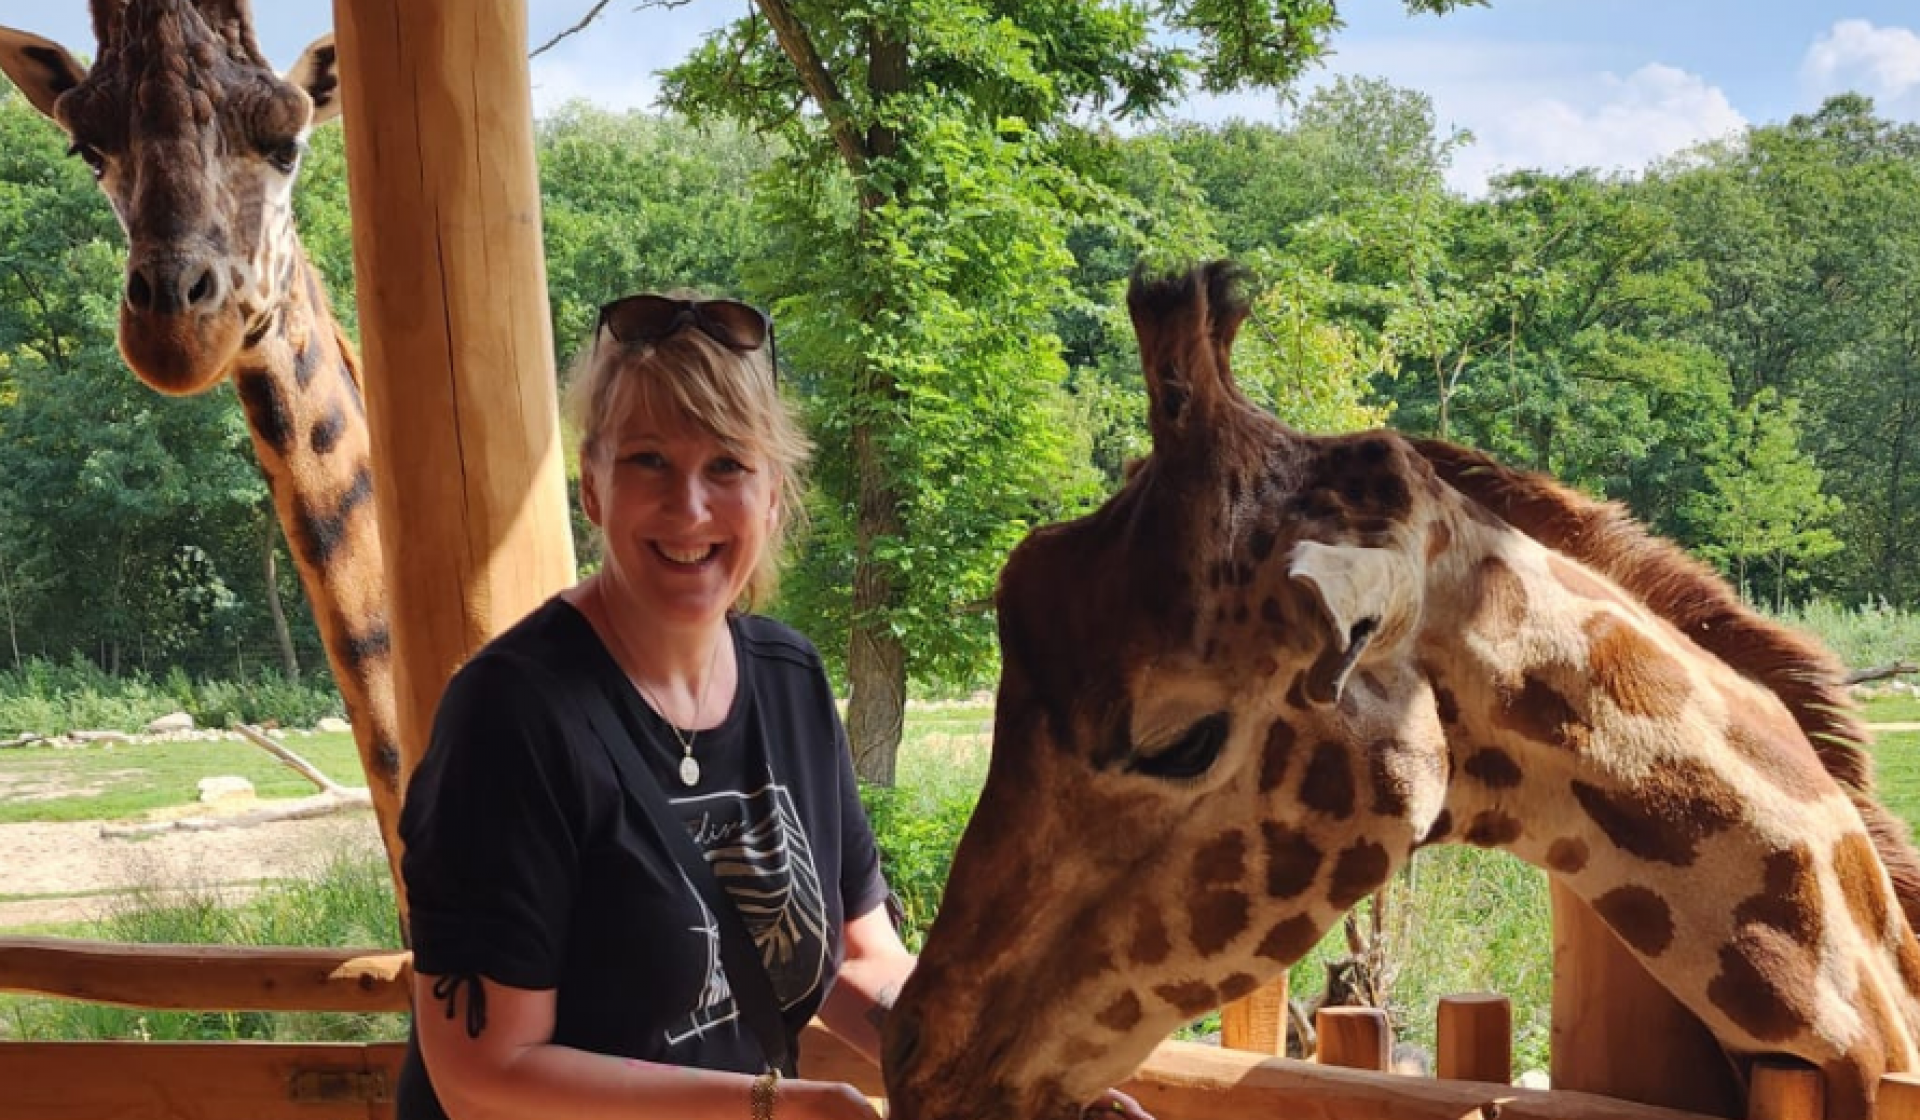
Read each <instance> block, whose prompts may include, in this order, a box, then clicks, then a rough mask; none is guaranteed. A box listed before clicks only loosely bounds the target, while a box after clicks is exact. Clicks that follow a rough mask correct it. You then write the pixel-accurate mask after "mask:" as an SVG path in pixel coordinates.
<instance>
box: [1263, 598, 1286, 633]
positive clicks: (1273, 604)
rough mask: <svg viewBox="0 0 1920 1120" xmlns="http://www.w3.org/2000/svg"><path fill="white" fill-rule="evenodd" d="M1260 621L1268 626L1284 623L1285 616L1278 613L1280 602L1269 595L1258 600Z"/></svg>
mask: <svg viewBox="0 0 1920 1120" xmlns="http://www.w3.org/2000/svg"><path fill="white" fill-rule="evenodd" d="M1260 620H1261V621H1262V622H1265V623H1266V624H1267V625H1269V626H1279V625H1282V624H1283V623H1285V622H1286V616H1285V615H1283V614H1281V613H1280V600H1278V599H1276V598H1274V597H1273V596H1271V595H1269V596H1267V597H1266V598H1264V599H1262V600H1260Z"/></svg>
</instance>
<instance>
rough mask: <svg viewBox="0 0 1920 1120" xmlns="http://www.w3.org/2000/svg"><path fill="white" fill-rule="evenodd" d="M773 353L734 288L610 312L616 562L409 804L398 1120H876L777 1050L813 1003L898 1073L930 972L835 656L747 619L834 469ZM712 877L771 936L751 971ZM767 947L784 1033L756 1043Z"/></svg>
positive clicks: (593, 441)
mask: <svg viewBox="0 0 1920 1120" xmlns="http://www.w3.org/2000/svg"><path fill="white" fill-rule="evenodd" d="M772 345H773V332H772V325H771V323H770V322H769V321H768V319H767V318H766V316H765V315H764V314H763V313H761V312H760V311H758V310H756V309H754V308H752V307H750V306H748V305H746V304H743V303H738V302H735V301H732V300H706V299H700V298H684V297H681V296H679V295H673V296H661V295H652V294H643V295H636V296H629V297H626V298H625V299H620V300H616V301H614V302H612V303H609V304H607V305H606V306H605V307H603V308H602V309H601V312H600V320H599V323H598V325H597V326H596V328H595V332H594V341H593V344H592V346H591V347H590V348H589V350H588V351H587V354H586V355H585V357H584V358H583V359H582V360H581V361H580V362H579V363H578V366H577V370H576V374H575V376H574V378H573V383H572V385H571V386H570V388H569V391H568V398H567V411H568V413H569V418H570V419H571V420H572V422H573V423H574V424H575V425H576V426H577V429H578V431H579V432H580V435H581V444H580V466H581V498H582V501H583V504H584V505H585V507H586V512H587V516H588V517H589V518H590V519H591V520H592V521H593V523H594V524H595V525H596V526H597V527H598V528H599V529H600V532H601V535H602V541H603V545H604V548H603V558H602V566H601V568H600V571H599V572H598V573H596V574H595V575H593V576H590V577H588V578H587V579H585V580H583V581H581V582H580V583H578V584H576V585H575V586H573V587H572V588H570V589H568V590H566V591H564V592H562V593H561V594H560V595H559V596H557V597H555V598H554V599H553V600H551V601H549V602H548V603H547V604H545V605H544V606H542V607H541V608H539V609H538V610H536V611H535V612H534V613H533V614H532V615H530V616H529V617H528V618H527V619H526V620H524V621H522V622H521V623H519V624H518V625H516V626H515V627H514V628H513V629H511V630H509V631H507V632H506V633H505V634H503V635H501V636H500V637H499V638H497V639H495V640H494V641H493V642H492V643H490V644H489V645H488V646H487V647H486V648H485V649H484V650H482V651H481V652H480V653H479V654H478V655H477V656H476V657H475V658H474V659H473V660H472V661H471V662H470V663H469V664H468V665H467V666H466V667H465V668H463V669H462V670H461V671H460V673H459V674H457V675H456V676H455V678H454V679H453V681H452V682H451V683H450V684H449V685H448V687H447V692H446V695H445V697H444V698H443V700H442V701H441V705H440V710H439V712H438V715H437V718H436V720H435V725H434V734H433V746H432V749H431V750H430V751H429V752H428V755H427V758H426V760H425V761H424V762H423V763H422V765H421V767H420V769H419V771H418V772H417V773H416V775H415V777H414V779H413V783H412V785H411V786H410V787H409V789H408V793H407V806H406V811H405V813H404V815H403V819H402V822H401V834H402V837H403V839H404V841H405V843H406V857H405V873H406V879H407V888H408V898H409V904H410V909H411V914H412V934H413V936H412V943H413V949H414V961H415V970H416V975H415V980H414V1006H415V1008H416V1015H415V1025H414V1031H415V1036H414V1044H413V1045H412V1046H410V1047H409V1052H408V1062H407V1065H406V1068H405V1069H404V1071H403V1073H402V1075H401V1083H400V1093H399V1097H400V1099H399V1109H398V1114H399V1115H400V1116H401V1117H402V1118H407V1120H411V1118H415V1117H439V1116H445V1115H452V1116H457V1117H461V1118H463V1120H464V1118H467V1117H520V1116H526V1117H536V1116H537V1117H550V1116H568V1117H602V1116H604V1117H614V1116H632V1117H674V1118H690V1120H699V1118H704V1117H716V1118H725V1120H743V1118H750V1120H771V1117H772V1116H774V1115H776V1114H777V1115H778V1116H779V1117H780V1118H781V1120H803V1118H817V1120H876V1117H877V1114H876V1113H875V1112H874V1110H873V1108H872V1106H871V1105H870V1104H869V1103H868V1102H867V1100H866V1098H865V1097H864V1096H862V1095H861V1094H860V1093H859V1091H857V1090H856V1089H854V1088H853V1087H852V1086H849V1085H844V1084H838V1083H830V1082H820V1081H810V1080H805V1079H799V1078H792V1077H789V1078H787V1079H784V1080H783V1079H781V1078H780V1076H779V1073H778V1072H775V1071H773V1070H770V1069H769V1064H770V1061H769V1059H770V1053H769V1052H770V1051H771V1050H777V1049H779V1048H780V1042H779V1041H776V1042H774V1043H771V1044H769V1043H765V1042H763V1041H762V1036H763V1035H764V1034H765V1033H769V1032H771V1033H775V1034H776V1036H777V1035H778V1034H779V1033H780V1032H782V1031H783V1032H784V1035H785V1039H786V1040H790V1039H791V1038H792V1037H794V1036H796V1035H797V1033H798V1031H799V1029H800V1028H801V1027H802V1026H803V1025H805V1023H806V1022H807V1021H808V1019H809V1018H811V1017H812V1016H814V1015H815V1014H816V1013H817V1014H818V1015H819V1016H820V1018H821V1019H823V1020H824V1021H825V1022H826V1024H827V1025H828V1026H829V1027H830V1028H831V1029H832V1030H833V1031H834V1032H835V1033H836V1034H838V1035H839V1036H841V1037H842V1038H843V1039H845V1040H846V1041H847V1042H849V1043H851V1044H852V1045H853V1046H854V1047H855V1048H856V1049H858V1050H860V1051H861V1052H862V1053H864V1054H866V1055H867V1056H868V1057H869V1058H872V1059H874V1060H875V1061H877V1060H878V1054H879V1049H880V1039H879V1026H880V1023H881V1022H882V1018H883V1015H884V1012H885V1009H886V1008H887V1007H889V1006H891V1004H892V1001H893V997H894V994H895V993H896V992H897V991H898V989H899V986H900V984H901V983H902V982H904V980H905V979H906V976H907V974H908V972H910V971H911V969H912V967H913V958H912V957H911V956H910V955H909V954H908V953H907V951H906V949H905V947H904V946H903V945H902V944H901V942H900V939H899V937H898V936H897V935H896V933H895V932H894V929H893V926H892V923H891V922H890V921H889V919H888V917H887V913H886V908H885V907H884V906H883V905H882V903H883V902H884V900H885V898H886V885H885V883H884V882H883V880H882V879H881V875H880V863H879V855H878V850H877V848H876V847H875V845H874V841H873V835H872V832H871V830H870V828H869V827H868V824H867V822H866V818H865V816H864V815H863V813H862V811H861V806H860V802H859V798H858V795H857V793H856V789H855V785H854V780H853V774H852V770H851V766H850V760H849V754H848V750H847V744H846V732H845V730H844V729H843V728H842V726H841V723H840V719H839V714H838V711H837V709H836V708H835V707H834V703H833V695H832V693H831V691H830V689H829V687H828V683H827V679H826V675H825V673H824V672H823V671H822V669H821V665H820V659H819V655H818V654H817V653H816V652H815V650H814V648H813V647H812V645H811V644H809V643H808V642H807V640H806V639H805V638H803V637H801V636H800V635H799V634H797V633H795V632H794V631H793V630H791V629H789V628H787V627H785V626H783V625H781V624H779V623H777V622H773V621H771V620H769V619H766V618H761V617H758V616H755V615H752V614H750V613H747V612H748V611H749V610H750V609H751V608H752V607H753V606H754V605H755V604H757V603H761V602H765V601H766V600H767V598H768V597H769V596H770V595H771V593H772V591H773V588H774V584H775V581H776V579H777V575H778V567H777V561H778V558H779V556H780V553H781V545H782V543H783V541H784V538H785V535H786V530H787V528H788V526H789V524H790V523H791V521H792V517H793V515H794V514H795V513H797V512H798V511H799V510H800V509H801V506H800V501H799V499H800V494H801V488H802V479H801V468H802V466H803V464H804V461H805V458H806V455H807V451H808V446H807V443H806V440H805V438H804V437H803V436H802V435H801V433H800V431H799V429H798V427H797V426H796V424H795V423H794V421H793V419H792V416H791V414H790V412H789V411H788V409H787V407H786V405H785V403H784V402H783V401H782V399H781V396H780V393H779V390H778V388H777V386H776V383H775V364H774V361H773V354H772ZM635 760H638V761H639V762H640V763H641V765H639V766H637V767H636V766H635V765H634V763H635ZM623 775H624V780H623ZM641 783H645V784H648V785H650V787H651V788H652V789H654V790H657V791H659V792H660V793H664V794H665V797H664V799H662V798H660V797H658V796H657V795H652V801H651V804H649V802H648V801H647V800H645V799H644V798H642V797H640V796H638V794H639V793H640V792H642V791H639V790H637V789H635V788H631V787H634V786H637V785H639V784H641ZM652 807H659V808H658V812H657V813H656V812H655V811H653V809H652ZM660 815H664V816H668V817H670V818H672V819H670V820H668V821H665V822H661V821H659V820H657V819H656V817H657V816H660ZM671 829H677V830H679V831H680V833H683V834H685V835H687V836H691V837H692V838H693V840H694V841H695V843H696V844H697V845H698V850H695V849H692V848H690V847H689V846H687V845H686V844H685V843H684V842H683V841H681V840H680V839H678V838H677V837H675V836H673V835H671V834H670V832H669V831H668V830H671ZM676 845H677V846H678V849H679V850H680V851H681V852H682V853H683V861H677V860H676V856H675V854H674V853H675V850H676ZM702 857H704V861H705V865H704V866H701V865H700V861H701V859H702ZM687 863H692V864H694V865H695V866H694V867H693V868H691V870H689V869H687V868H686V866H685V865H686V864H687ZM709 869H710V871H711V873H712V876H713V878H714V879H717V880H718V884H719V887H720V888H721V889H720V890H719V891H715V890H714V889H713V885H712V884H711V883H709V884H708V885H707V887H706V888H705V889H706V890H707V891H708V892H709V893H710V894H711V896H712V897H714V898H716V899H721V900H724V901H720V902H718V903H717V904H716V905H717V906H726V905H731V906H732V907H733V909H734V910H735V911H737V913H738V915H739V917H740V919H742V920H743V922H744V924H745V926H746V927H747V930H748V931H749V932H750V934H751V939H752V945H753V947H754V948H757V953H756V952H753V949H751V948H749V949H746V952H747V953H748V954H749V955H747V956H746V957H745V959H746V960H747V961H748V962H749V964H748V965H747V967H746V968H743V969H741V970H740V972H739V973H738V974H736V972H735V970H733V969H728V968H726V967H724V966H723V965H722V963H721V960H722V958H723V957H724V956H725V954H726V951H727V949H726V945H727V939H726V937H725V936H724V935H723V934H721V933H720V932H718V930H719V927H720V926H721V925H723V924H724V919H726V918H728V917H729V915H726V914H722V913H720V912H719V910H717V909H714V908H709V907H708V906H707V905H706V903H705V902H704V901H703V897H702V894H701V888H700V887H699V884H697V883H696V882H695V881H694V877H695V876H696V875H698V874H701V873H704V872H706V871H708V870H709ZM746 941H747V939H746V938H745V937H740V938H738V939H737V940H736V941H735V942H734V944H735V945H736V946H744V945H745V943H746ZM755 956H757V957H758V960H759V963H760V964H761V965H762V966H763V967H764V972H765V982H762V983H759V984H758V988H759V990H760V991H761V992H765V991H766V990H767V989H768V988H769V987H770V988H771V992H772V995H771V997H770V998H767V999H766V1000H765V1005H766V1008H767V1009H766V1011H765V1012H764V1014H763V1016H762V1018H763V1019H765V1020H768V1021H772V1020H775V1019H776V1018H777V1020H778V1023H779V1026H778V1027H777V1028H775V1027H769V1026H768V1023H767V1022H760V1023H758V1024H757V1025H759V1026H760V1027H762V1028H763V1029H762V1030H761V1031H756V1030H755V1029H754V1026H755V1025H756V1016H755V1015H754V1010H755V1006H754V1005H755V1004H757V1003H759V1002H760V1001H757V1000H755V999H754V998H753V995H754V993H753V992H751V991H749V990H748V989H749V988H752V987H754V985H752V984H749V983H748V981H749V980H750V979H752V978H751V977H749V976H746V975H744V973H746V972H749V971H751V969H752V964H751V962H752V960H753V958H754V957H755ZM738 959H740V958H739V957H736V960H738ZM736 981H737V982H736ZM735 991H739V992H740V993H741V994H740V997H739V999H738V1000H736V998H735V995H734V993H735ZM775 1003H777V1004H778V1011H777V1015H776V1013H775V1012H774V1010H773V1008H772V1007H771V1005H772V1004H775ZM788 1064H789V1068H788V1069H787V1070H786V1072H788V1073H791V1072H792V1069H791V1063H788ZM1101 1107H1103V1108H1113V1109H1115V1110H1116V1111H1125V1112H1131V1113H1134V1114H1137V1115H1144V1114H1141V1113H1138V1110H1137V1107H1136V1106H1133V1105H1132V1102H1130V1101H1127V1100H1126V1099H1125V1098H1123V1097H1120V1096H1119V1095H1117V1094H1113V1095H1111V1096H1110V1097H1109V1098H1107V1099H1106V1100H1103V1102H1102V1103H1101ZM443 1110H444V1111H443Z"/></svg>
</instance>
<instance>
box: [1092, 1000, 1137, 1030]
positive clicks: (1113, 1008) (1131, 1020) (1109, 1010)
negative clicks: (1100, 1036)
mask: <svg viewBox="0 0 1920 1120" xmlns="http://www.w3.org/2000/svg"><path fill="white" fill-rule="evenodd" d="M1142 1014H1143V1012H1142V1009H1141V1007H1140V997H1139V996H1137V995H1134V994H1133V993H1132V992H1121V993H1120V996H1119V998H1118V999H1115V1000H1114V1001H1113V1002H1112V1003H1109V1004H1108V1005H1107V1007H1106V1010H1104V1011H1102V1012H1100V1013H1099V1014H1098V1015H1095V1016H1094V1017H1093V1021H1094V1022H1096V1023H1098V1024H1100V1025H1101V1026H1103V1027H1105V1028H1107V1029H1108V1030H1110V1031H1112V1032H1113V1033H1115V1034H1126V1033H1127V1032H1128V1031H1130V1030H1132V1029H1133V1028H1134V1027H1137V1026H1139V1025H1140V1017H1141V1015H1142Z"/></svg>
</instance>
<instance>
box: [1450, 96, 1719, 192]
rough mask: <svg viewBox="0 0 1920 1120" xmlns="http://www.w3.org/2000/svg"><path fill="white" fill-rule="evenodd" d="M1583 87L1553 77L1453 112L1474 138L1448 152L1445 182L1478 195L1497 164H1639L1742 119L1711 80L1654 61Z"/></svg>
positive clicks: (1611, 167) (1554, 167)
mask: <svg viewBox="0 0 1920 1120" xmlns="http://www.w3.org/2000/svg"><path fill="white" fill-rule="evenodd" d="M1573 84H1575V85H1577V84H1578V83H1573ZM1590 87H1591V88H1590V89H1588V90H1585V91H1577V90H1568V89H1567V88H1566V83H1561V84H1560V85H1559V86H1558V87H1557V88H1556V87H1545V88H1541V89H1539V90H1538V91H1537V94H1536V96H1532V97H1527V96H1520V97H1515V98H1513V99H1511V100H1508V101H1507V102H1506V104H1504V105H1502V106H1499V107H1498V108H1495V107H1494V106H1492V105H1490V104H1488V103H1487V102H1485V101H1484V100H1481V101H1480V104H1479V105H1478V106H1477V107H1478V109H1479V110H1480V111H1479V112H1478V113H1474V114H1471V115H1461V116H1458V117H1457V118H1456V119H1457V120H1458V123H1459V124H1460V125H1462V126H1463V127H1465V128H1467V129H1468V130H1470V131H1471V132H1472V133H1473V134H1474V141H1475V142H1474V143H1473V144H1472V145H1471V146H1470V147H1468V148H1466V149H1464V150H1463V151H1461V152H1460V153H1459V155H1458V156H1457V157H1456V158H1455V160H1454V166H1453V170H1452V172H1451V173H1450V174H1449V175H1448V181H1449V182H1450V183H1451V184H1452V186H1453V187H1454V188H1456V189H1458V190H1462V191H1465V192H1467V193H1469V194H1478V193H1480V192H1481V191H1483V190H1484V189H1485V187H1486V182H1487V179H1488V177H1489V176H1491V175H1493V174H1497V173H1498V172H1500V171H1503V170H1522V169H1541V170H1546V171H1570V170H1575V169H1578V168H1583V167H1594V168H1599V169H1601V170H1603V171H1621V170H1625V171H1639V170H1642V169H1643V168H1645V167H1646V166H1647V165H1648V164H1649V163H1652V162H1653V161H1655V160H1658V159H1660V158H1661V157H1664V156H1667V155H1671V154H1673V153H1674V152H1677V151H1679V150H1681V149H1683V148H1687V147H1690V146H1692V145H1694V144H1698V143H1701V142H1702V141H1706V140H1712V139H1716V138H1718V137H1721V136H1725V135H1727V134H1729V133H1732V132H1737V131H1739V130H1741V129H1743V128H1745V127H1746V125H1747V120H1746V118H1745V117H1743V116H1741V114H1740V112H1739V110H1737V109H1735V108H1734V107H1733V104H1732V103H1731V102H1729V101H1728V100H1727V96H1726V94H1725V93H1723V92H1722V91H1721V90H1720V89H1719V88H1718V87H1717V86H1713V85H1710V84H1708V83H1707V82H1706V81H1705V80H1704V79H1702V78H1701V77H1700V76H1699V75H1697V74H1691V73H1688V72H1687V71H1684V70H1679V69H1676V68H1674V67H1672V66H1666V65H1663V64H1660V63H1650V64H1648V65H1646V66H1642V67H1641V68H1640V69H1638V70H1635V71H1634V72H1633V73H1631V74H1629V75H1627V76H1626V77H1625V78H1621V77H1618V76H1615V75H1612V74H1603V75H1600V76H1599V78H1598V80H1597V81H1596V82H1592V83H1590ZM1549 90H1551V92H1549ZM1582 93H1584V94H1585V96H1581V94H1582ZM1442 96H1443V95H1442V94H1441V93H1440V92H1436V94H1435V102H1436V105H1443V104H1444V102H1443V101H1442ZM1576 99H1577V100H1576Z"/></svg>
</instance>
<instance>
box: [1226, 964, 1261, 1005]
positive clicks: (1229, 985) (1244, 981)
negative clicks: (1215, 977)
mask: <svg viewBox="0 0 1920 1120" xmlns="http://www.w3.org/2000/svg"><path fill="white" fill-rule="evenodd" d="M1259 986H1260V981H1259V980H1256V979H1255V978H1253V977H1251V976H1248V975H1247V974H1246V973H1244V972H1236V973H1234V974H1233V975H1232V976H1229V977H1227V978H1226V979H1225V980H1222V981H1220V1002H1221V1003H1223V1004H1227V1003H1232V1002H1233V1001H1234V1000H1236V999H1240V998H1242V997H1244V996H1249V995H1252V994H1253V992H1254V989H1256V988H1258V987H1259Z"/></svg>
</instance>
